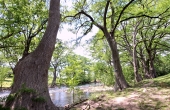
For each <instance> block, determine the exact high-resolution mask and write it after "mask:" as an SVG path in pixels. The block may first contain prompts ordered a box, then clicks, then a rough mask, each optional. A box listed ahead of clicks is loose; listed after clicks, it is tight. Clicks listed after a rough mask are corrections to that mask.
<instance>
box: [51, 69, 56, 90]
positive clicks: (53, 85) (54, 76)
mask: <svg viewBox="0 0 170 110" xmlns="http://www.w3.org/2000/svg"><path fill="white" fill-rule="evenodd" d="M56 71H57V67H54V71H53V80H52V83H51V87H55V86H56V85H57V84H56V78H57V72H56Z"/></svg>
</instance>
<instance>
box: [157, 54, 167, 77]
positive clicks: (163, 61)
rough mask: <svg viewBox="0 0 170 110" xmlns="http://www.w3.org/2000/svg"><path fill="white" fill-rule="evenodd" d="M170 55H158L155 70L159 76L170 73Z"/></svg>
mask: <svg viewBox="0 0 170 110" xmlns="http://www.w3.org/2000/svg"><path fill="white" fill-rule="evenodd" d="M169 64H170V54H166V55H163V56H161V55H158V56H157V57H156V61H155V68H156V72H157V74H158V76H162V75H166V74H169V73H170V65H169Z"/></svg>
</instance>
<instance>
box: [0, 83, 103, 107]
mask: <svg viewBox="0 0 170 110" xmlns="http://www.w3.org/2000/svg"><path fill="white" fill-rule="evenodd" d="M101 86H102V84H100V83H97V84H95V83H91V84H86V85H81V86H77V87H76V88H79V89H80V90H82V91H83V92H82V93H81V94H76V93H75V95H73V92H70V91H69V90H70V89H69V88H68V87H60V88H58V87H56V88H49V93H50V96H51V99H52V101H53V103H54V104H55V105H56V106H59V107H64V106H65V105H68V104H72V103H74V102H76V101H78V100H80V98H81V100H82V99H87V98H89V97H90V95H91V92H92V89H93V90H97V88H99V87H101ZM102 89H103V87H102ZM105 89H106V88H105ZM9 93H10V91H3V92H0V97H5V96H8V95H9Z"/></svg>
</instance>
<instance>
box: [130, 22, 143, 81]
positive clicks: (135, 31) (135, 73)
mask: <svg viewBox="0 0 170 110" xmlns="http://www.w3.org/2000/svg"><path fill="white" fill-rule="evenodd" d="M139 24H140V23H139ZM138 26H139V25H138V24H137V25H136V26H135V29H134V33H133V51H132V52H133V53H132V55H133V56H132V57H133V69H134V75H135V81H136V82H140V81H141V80H142V77H141V76H140V74H139V73H138V70H139V67H138V64H137V61H138V60H137V52H136V46H137V44H136V35H137V27H138Z"/></svg>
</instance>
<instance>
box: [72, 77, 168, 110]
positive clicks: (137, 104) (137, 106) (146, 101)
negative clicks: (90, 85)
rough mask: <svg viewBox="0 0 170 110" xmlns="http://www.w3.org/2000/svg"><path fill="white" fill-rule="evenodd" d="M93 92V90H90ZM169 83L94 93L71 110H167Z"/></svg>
mask: <svg viewBox="0 0 170 110" xmlns="http://www.w3.org/2000/svg"><path fill="white" fill-rule="evenodd" d="M92 90H95V89H92ZM169 109H170V83H169V82H160V81H158V80H148V81H143V82H142V83H139V84H138V85H136V86H135V87H133V88H128V89H126V90H124V91H122V92H116V93H114V92H113V91H112V90H108V91H102V92H96V93H95V94H94V95H92V97H91V98H90V99H89V100H87V101H85V102H83V103H81V104H78V105H76V106H74V107H73V108H72V110H169Z"/></svg>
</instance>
